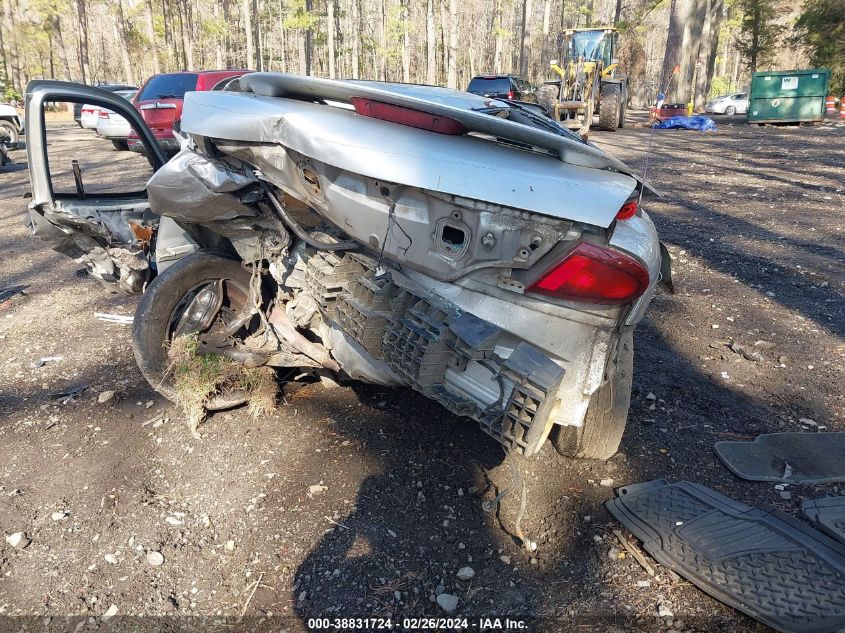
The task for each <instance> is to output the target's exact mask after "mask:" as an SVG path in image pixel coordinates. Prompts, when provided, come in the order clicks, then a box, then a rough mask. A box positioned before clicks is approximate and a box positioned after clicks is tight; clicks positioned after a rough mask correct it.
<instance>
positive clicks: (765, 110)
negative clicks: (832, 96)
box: [748, 68, 830, 123]
mask: <svg viewBox="0 0 845 633" xmlns="http://www.w3.org/2000/svg"><path fill="white" fill-rule="evenodd" d="M829 81H830V71H829V70H828V69H827V68H810V69H808V70H767V71H764V72H758V73H754V75H753V76H752V77H751V92H750V94H749V96H748V122H749V123H801V122H805V121H806V122H812V121H821V120H822V119H823V118H824V108H825V97H827V90H828V83H829Z"/></svg>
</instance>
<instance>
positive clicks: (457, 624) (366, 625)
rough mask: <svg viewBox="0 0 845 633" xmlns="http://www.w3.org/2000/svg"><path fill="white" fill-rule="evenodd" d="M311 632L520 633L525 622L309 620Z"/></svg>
mask: <svg viewBox="0 0 845 633" xmlns="http://www.w3.org/2000/svg"><path fill="white" fill-rule="evenodd" d="M307 626H308V630H309V631H320V630H330V631H392V630H397V631H467V630H473V629H475V630H481V631H520V630H526V629H527V628H528V624H527V622H525V621H524V620H515V619H510V618H478V619H469V618H403V619H401V620H393V619H391V618H309V620H308V622H307Z"/></svg>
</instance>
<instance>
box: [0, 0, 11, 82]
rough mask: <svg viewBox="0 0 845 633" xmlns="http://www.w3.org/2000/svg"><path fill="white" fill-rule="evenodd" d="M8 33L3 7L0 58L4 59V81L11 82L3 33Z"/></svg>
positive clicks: (0, 27) (0, 26)
mask: <svg viewBox="0 0 845 633" xmlns="http://www.w3.org/2000/svg"><path fill="white" fill-rule="evenodd" d="M5 31H6V7H5V6H4V7H3V22H2V24H0V57H2V58H3V79H5V80H7V81H8V80H9V78H10V77H11V75H12V74H11V73H10V72H9V54H8V53H7V52H6V37H5V36H4V35H3V33H4V32H5Z"/></svg>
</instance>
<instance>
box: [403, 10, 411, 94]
mask: <svg viewBox="0 0 845 633" xmlns="http://www.w3.org/2000/svg"><path fill="white" fill-rule="evenodd" d="M408 9H409V8H408V0H402V13H401V15H402V81H404V82H405V83H406V84H407V83H411V36H410V34H409V33H408V30H409V28H410V22H411V16H410V15H409V10H408Z"/></svg>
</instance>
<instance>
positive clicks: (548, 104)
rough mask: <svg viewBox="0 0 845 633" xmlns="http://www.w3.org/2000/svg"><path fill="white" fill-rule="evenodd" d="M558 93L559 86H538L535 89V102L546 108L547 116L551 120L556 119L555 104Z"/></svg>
mask: <svg viewBox="0 0 845 633" xmlns="http://www.w3.org/2000/svg"><path fill="white" fill-rule="evenodd" d="M559 95H560V86H553V85H548V86H540V89H539V90H537V103H538V104H539V105H541V106H543V107H544V108H545V109H546V111H547V112H548V116H549V118H550V119H553V120H557V117H556V116H555V104H556V103H557V101H558V96H559Z"/></svg>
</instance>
